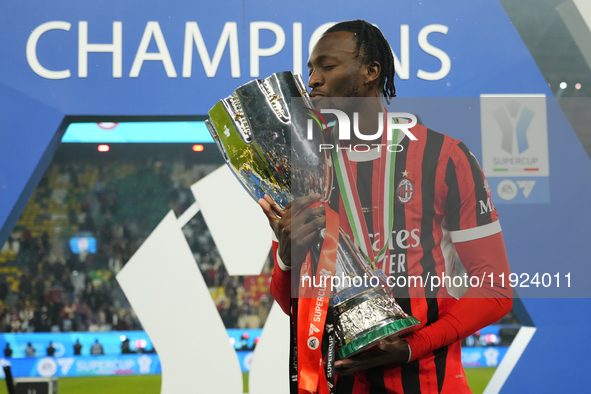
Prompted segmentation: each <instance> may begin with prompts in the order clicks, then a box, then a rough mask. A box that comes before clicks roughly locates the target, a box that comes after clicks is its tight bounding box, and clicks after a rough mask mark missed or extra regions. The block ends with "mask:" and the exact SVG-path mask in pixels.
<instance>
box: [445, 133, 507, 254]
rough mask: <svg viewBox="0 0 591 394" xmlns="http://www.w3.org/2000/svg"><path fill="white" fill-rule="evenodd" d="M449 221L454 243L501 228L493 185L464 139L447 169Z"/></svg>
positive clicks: (447, 215) (451, 157) (447, 210)
mask: <svg viewBox="0 0 591 394" xmlns="http://www.w3.org/2000/svg"><path fill="white" fill-rule="evenodd" d="M445 183H446V185H447V188H448V191H447V198H446V207H445V208H446V220H447V225H448V228H449V231H450V234H451V239H452V241H453V242H454V243H458V242H466V241H471V240H475V239H479V238H484V237H488V236H490V235H493V234H496V233H498V232H500V231H501V226H500V224H499V220H498V215H497V211H496V209H495V207H494V205H493V203H492V200H491V192H490V186H489V185H488V182H487V180H486V178H485V177H484V173H483V172H482V169H481V168H480V165H479V164H478V161H477V160H476V157H474V154H472V152H470V150H469V149H468V148H467V147H466V145H464V143H462V142H458V144H457V145H455V146H454V147H453V149H452V151H451V153H450V156H449V159H448V162H447V168H446V172H445Z"/></svg>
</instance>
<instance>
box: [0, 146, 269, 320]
mask: <svg viewBox="0 0 591 394" xmlns="http://www.w3.org/2000/svg"><path fill="white" fill-rule="evenodd" d="M218 166H219V165H217V164H214V165H212V164H209V165H208V164H205V165H192V166H190V165H187V164H186V163H184V162H183V160H182V155H179V156H178V157H160V158H159V159H158V160H155V159H146V158H142V157H137V158H135V159H133V158H132V159H129V158H128V159H125V160H118V161H117V160H110V161H108V162H106V163H102V162H97V161H94V162H93V161H92V160H91V159H89V160H85V161H81V162H70V163H65V164H64V163H53V164H52V165H50V167H49V168H48V170H47V171H46V173H45V174H44V176H43V178H42V180H41V182H40V183H39V185H38V187H37V189H36V190H35V192H34V193H33V196H32V197H31V199H30V201H29V204H28V206H27V208H26V209H25V211H24V212H23V217H22V218H21V220H20V221H19V222H18V224H17V226H16V227H15V229H14V231H13V232H12V234H11V236H10V239H9V240H8V241H7V242H6V244H5V245H4V248H3V250H2V255H0V331H1V332H49V331H54V332H58V331H110V330H140V329H142V328H141V324H140V322H139V320H138V319H137V317H136V316H135V314H134V313H133V310H132V308H131V306H130V305H129V303H128V301H127V299H126V298H125V295H124V294H123V292H122V290H121V289H120V287H119V285H118V283H117V281H116V279H115V275H116V274H117V273H118V272H119V271H120V270H121V268H122V267H123V266H124V265H125V263H126V262H127V261H128V260H129V259H130V257H131V256H132V255H133V254H134V253H135V251H136V250H137V249H138V248H139V247H140V245H141V244H142V242H143V241H144V240H145V239H146V237H147V236H148V235H149V234H150V233H151V232H152V231H153V229H154V228H155V227H156V225H157V224H158V223H159V221H160V220H161V219H162V218H163V217H164V216H165V215H166V213H167V212H168V210H169V209H172V210H173V211H174V212H175V214H176V215H177V216H179V215H181V214H182V213H183V212H184V211H185V209H187V207H189V206H190V205H191V204H192V203H193V202H194V199H193V195H192V193H191V191H190V189H189V188H188V186H189V185H191V184H192V183H194V182H196V181H197V180H198V179H200V178H202V177H203V176H205V175H207V173H209V172H211V171H212V170H213V169H215V168H217V167H218ZM183 231H184V234H185V236H186V238H187V242H188V243H189V245H190V247H191V248H192V250H193V253H194V256H195V260H196V263H197V264H198V266H199V268H200V270H201V272H202V273H203V276H204V280H205V282H206V284H207V285H208V287H209V288H210V292H211V294H212V298H213V300H214V302H215V303H216V306H217V307H218V310H219V311H220V315H221V317H222V319H223V321H224V323H225V325H226V327H227V328H260V327H262V325H263V324H264V321H265V319H266V316H267V314H268V311H269V309H270V306H271V303H272V302H271V300H270V298H269V296H268V295H267V294H266V293H268V287H267V289H266V291H265V289H264V285H263V288H261V286H258V287H257V289H256V292H257V294H256V295H255V297H254V298H253V297H252V296H251V293H252V291H255V290H254V289H253V290H252V291H246V290H245V289H244V286H243V284H244V278H242V277H231V276H229V275H228V274H227V272H226V270H225V268H224V266H223V263H222V261H221V258H220V256H219V254H218V252H217V249H216V248H215V244H214V242H213V240H212V238H211V236H210V234H209V232H208V230H207V226H206V225H205V222H204V220H203V218H202V217H201V215H200V214H198V215H197V216H196V217H195V218H193V220H191V221H190V223H188V224H187V225H186V226H185V228H184V229H183ZM72 237H83V238H85V239H92V238H94V239H95V240H96V250H95V251H93V250H92V247H88V245H86V246H87V248H86V250H85V249H84V248H82V249H81V250H78V251H77V252H78V253H75V252H74V250H72V247H71V245H70V238H72ZM267 267H269V265H267ZM268 270H269V268H267V272H268ZM267 276H269V275H267ZM250 282H252V281H250ZM250 282H249V283H250ZM263 293H265V294H263ZM261 294H262V295H261Z"/></svg>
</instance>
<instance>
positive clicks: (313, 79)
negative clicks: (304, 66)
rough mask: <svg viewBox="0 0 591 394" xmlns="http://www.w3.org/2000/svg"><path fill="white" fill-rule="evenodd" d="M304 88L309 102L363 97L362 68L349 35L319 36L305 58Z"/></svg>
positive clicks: (353, 39) (343, 33)
mask: <svg viewBox="0 0 591 394" xmlns="http://www.w3.org/2000/svg"><path fill="white" fill-rule="evenodd" d="M308 75H309V76H310V80H309V81H308V86H309V87H310V88H312V90H311V92H310V96H311V97H312V99H313V101H318V100H320V99H321V97H367V95H368V92H367V90H368V89H367V87H366V86H365V84H364V75H365V67H363V65H362V64H361V61H360V57H358V56H357V43H356V42H355V38H354V35H353V33H350V32H343V31H341V32H335V33H328V34H325V35H324V36H322V38H321V39H320V40H319V41H318V43H317V44H316V46H315V47H314V50H313V51H312V54H311V55H310V58H309V59H308Z"/></svg>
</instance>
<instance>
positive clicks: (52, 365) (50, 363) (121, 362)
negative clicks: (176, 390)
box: [0, 354, 162, 378]
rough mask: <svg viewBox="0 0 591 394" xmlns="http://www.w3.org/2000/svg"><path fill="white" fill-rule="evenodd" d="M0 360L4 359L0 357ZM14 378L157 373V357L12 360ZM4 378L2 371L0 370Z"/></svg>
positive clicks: (128, 356) (158, 372)
mask: <svg viewBox="0 0 591 394" xmlns="http://www.w3.org/2000/svg"><path fill="white" fill-rule="evenodd" d="M2 362H6V360H5V359H2ZM10 365H11V369H12V375H13V376H15V377H46V378H49V377H53V376H58V377H75V376H112V375H148V374H160V373H162V368H161V366H160V359H159V358H158V356H157V355H155V354H141V355H138V354H124V355H120V356H117V357H113V356H76V357H43V358H22V359H11V360H10ZM0 377H1V378H4V371H3V370H2V371H1V372H0Z"/></svg>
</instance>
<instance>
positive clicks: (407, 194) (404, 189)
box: [396, 178, 415, 204]
mask: <svg viewBox="0 0 591 394" xmlns="http://www.w3.org/2000/svg"><path fill="white" fill-rule="evenodd" d="M414 193H415V188H414V187H413V185H412V182H411V181H410V179H408V178H403V179H402V180H401V181H400V182H399V183H398V187H397V188H396V197H398V201H400V202H401V203H403V204H406V203H407V202H409V201H410V200H411V199H412V196H413V194H414Z"/></svg>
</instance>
